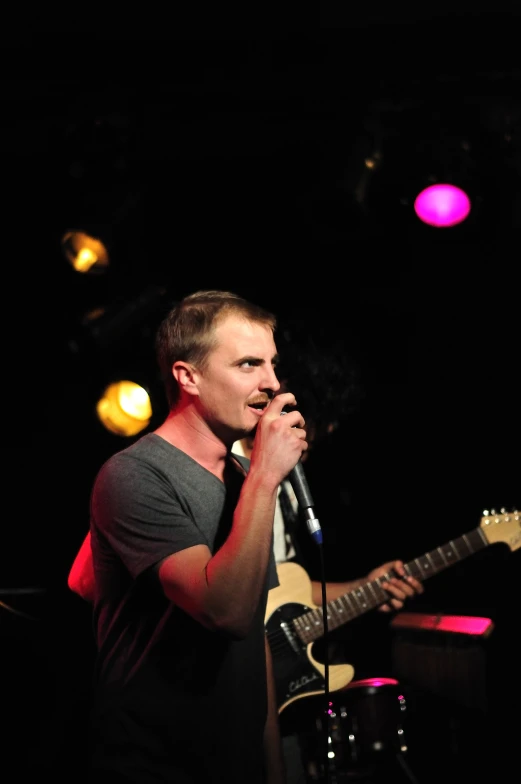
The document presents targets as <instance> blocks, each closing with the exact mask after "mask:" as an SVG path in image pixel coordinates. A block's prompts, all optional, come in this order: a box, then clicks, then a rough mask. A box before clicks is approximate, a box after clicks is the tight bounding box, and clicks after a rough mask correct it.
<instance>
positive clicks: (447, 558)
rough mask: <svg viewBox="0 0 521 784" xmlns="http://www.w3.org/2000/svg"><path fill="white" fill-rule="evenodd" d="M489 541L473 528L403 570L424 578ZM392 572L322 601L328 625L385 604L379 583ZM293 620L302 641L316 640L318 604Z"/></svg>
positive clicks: (321, 627)
mask: <svg viewBox="0 0 521 784" xmlns="http://www.w3.org/2000/svg"><path fill="white" fill-rule="evenodd" d="M489 543H490V542H489V541H488V539H487V538H486V537H485V535H484V534H483V531H482V529H481V528H475V529H474V530H473V531H469V532H468V533H466V534H463V536H459V537H458V538H457V539H454V540H452V541H450V542H447V543H446V544H444V545H442V546H441V547H437V548H436V549H435V550H431V551H430V552H428V553H425V554H424V555H422V556H421V557H420V558H415V559H414V560H413V561H409V563H407V564H405V571H406V573H407V574H408V575H409V576H411V577H415V578H416V579H417V580H420V581H424V580H426V579H427V578H428V577H432V576H433V575H435V574H438V573H439V572H441V571H443V570H444V569H448V567H449V566H453V565H454V564H456V563H458V562H459V561H462V560H463V559H464V558H467V557H468V556H470V555H473V554H474V553H476V552H477V551H478V550H481V549H483V548H484V547H486V546H487V545H488V544H489ZM393 576H395V575H393V574H392V573H391V572H388V573H387V574H385V575H383V576H382V577H379V578H378V579H377V580H370V581H368V582H366V583H364V584H363V585H361V586H359V587H358V588H355V589H353V590H352V591H348V593H345V594H343V596H339V597H338V598H337V599H333V600H332V601H330V602H328V603H327V605H326V607H327V623H328V629H331V630H332V629H337V628H338V627H339V626H343V624H344V623H347V622H348V621H352V620H353V619H354V618H357V617H359V616H361V615H363V614H364V613H366V612H368V611H369V610H373V609H374V608H376V607H380V606H381V605H382V604H385V602H387V601H388V600H389V594H388V592H387V591H386V590H385V589H384V588H382V583H384V582H386V581H387V580H389V578H390V577H393ZM294 623H295V630H296V632H297V634H298V636H299V637H300V639H301V640H302V642H304V643H310V642H314V641H315V640H318V639H319V638H320V637H322V636H323V634H324V622H323V617H322V607H317V608H316V609H314V610H310V611H308V612H306V613H304V614H303V615H301V616H300V617H299V618H296V619H295V621H294Z"/></svg>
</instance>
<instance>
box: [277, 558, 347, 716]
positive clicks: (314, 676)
mask: <svg viewBox="0 0 521 784" xmlns="http://www.w3.org/2000/svg"><path fill="white" fill-rule="evenodd" d="M277 574H278V576H279V582H280V585H279V586H278V587H277V588H273V589H272V590H271V591H269V593H268V604H267V607H266V616H265V628H266V634H267V636H268V641H269V644H270V648H271V653H272V658H273V668H274V674H275V682H276V687H277V703H278V707H279V713H282V711H283V710H284V709H285V708H286V707H287V706H289V705H290V704H291V703H293V702H295V701H296V700H299V699H302V698H303V697H311V696H312V695H318V694H323V693H324V691H325V665H324V664H322V663H321V662H318V661H316V659H314V658H313V656H312V654H311V649H312V647H313V643H309V644H307V645H306V644H304V643H303V642H302V641H301V640H300V638H299V637H298V636H297V635H296V634H295V633H294V630H293V621H294V620H295V619H296V618H299V617H300V616H302V615H304V614H305V613H307V612H308V611H309V610H314V609H317V606H316V605H315V604H313V599H312V588H311V580H310V579H309V577H308V575H307V572H306V570H305V569H303V568H302V567H301V566H299V565H298V564H296V563H281V564H278V565H277ZM354 672H355V671H354V668H353V667H352V665H351V664H340V665H329V690H330V691H337V690H338V689H342V688H343V687H344V686H346V685H347V684H348V683H349V682H350V681H351V680H352V679H353V677H354Z"/></svg>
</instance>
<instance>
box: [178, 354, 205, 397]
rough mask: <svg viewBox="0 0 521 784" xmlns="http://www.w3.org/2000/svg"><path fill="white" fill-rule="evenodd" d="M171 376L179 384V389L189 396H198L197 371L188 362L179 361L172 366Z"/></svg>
mask: <svg viewBox="0 0 521 784" xmlns="http://www.w3.org/2000/svg"><path fill="white" fill-rule="evenodd" d="M172 374H173V376H174V378H175V380H176V381H177V383H178V384H179V389H181V390H182V391H183V392H187V393H188V394H189V395H198V394H199V390H198V388H197V370H196V369H195V368H194V367H193V366H192V365H190V364H189V363H188V362H182V361H181V360H179V361H178V362H175V363H174V365H173V366H172Z"/></svg>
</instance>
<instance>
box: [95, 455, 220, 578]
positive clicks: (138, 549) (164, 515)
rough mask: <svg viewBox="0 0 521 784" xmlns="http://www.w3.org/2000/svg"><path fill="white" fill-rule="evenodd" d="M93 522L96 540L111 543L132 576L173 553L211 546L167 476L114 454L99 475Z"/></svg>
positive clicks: (126, 457) (96, 484)
mask: <svg viewBox="0 0 521 784" xmlns="http://www.w3.org/2000/svg"><path fill="white" fill-rule="evenodd" d="M91 519H92V521H93V523H94V524H93V527H92V528H91V530H93V533H94V536H96V535H97V536H99V537H100V541H101V542H102V541H103V539H106V541H107V542H108V543H109V545H110V547H111V548H112V549H113V550H114V551H115V552H116V553H117V554H118V556H119V557H120V558H121V560H122V561H123V563H124V565H125V566H126V568H127V569H128V571H129V572H130V573H131V574H132V576H133V577H137V576H138V575H139V574H141V573H142V572H144V571H145V570H147V569H149V568H150V567H151V566H154V565H155V564H157V563H158V562H159V561H161V560H162V559H163V558H166V557H167V556H169V555H172V554H173V553H176V552H179V551H181V550H184V549H186V548H188V547H193V546H195V545H199V544H208V542H207V540H206V537H205V536H204V533H203V532H202V531H201V530H200V529H199V528H198V527H197V525H196V524H195V522H194V520H193V519H192V518H191V517H190V513H189V509H188V508H187V505H186V504H184V503H183V499H181V498H179V497H178V496H177V495H176V493H175V490H174V489H173V488H172V486H171V484H170V483H169V482H168V480H167V478H166V477H164V476H162V475H161V473H160V472H159V471H158V470H157V469H155V468H154V467H153V466H151V465H150V464H148V463H147V462H145V461H141V460H139V459H136V458H134V457H131V456H127V455H121V454H118V455H115V456H113V458H112V459H109V460H108V461H107V462H106V463H105V464H104V466H102V468H101V470H100V472H99V473H98V476H97V477H96V480H95V483H94V487H93V491H92V496H91ZM100 549H101V551H102V549H103V548H102V546H101V547H100Z"/></svg>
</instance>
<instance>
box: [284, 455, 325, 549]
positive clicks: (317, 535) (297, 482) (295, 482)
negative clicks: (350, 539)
mask: <svg viewBox="0 0 521 784" xmlns="http://www.w3.org/2000/svg"><path fill="white" fill-rule="evenodd" d="M287 478H288V480H289V483H290V484H291V487H292V488H293V492H294V493H295V495H296V497H297V501H298V505H299V506H300V508H301V509H302V511H303V512H304V516H305V518H306V525H307V527H308V531H309V533H310V534H311V536H312V538H313V539H314V540H315V542H316V543H317V544H322V529H321V527H320V523H319V521H318V518H317V517H316V515H315V510H314V509H313V507H314V502H313V498H312V497H311V493H310V490H309V487H308V482H307V479H306V475H305V474H304V469H303V467H302V463H301V462H300V460H299V461H298V463H297V465H296V466H295V468H292V469H291V471H290V472H289V474H288V477H287Z"/></svg>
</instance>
